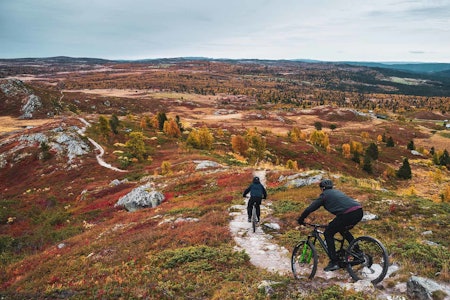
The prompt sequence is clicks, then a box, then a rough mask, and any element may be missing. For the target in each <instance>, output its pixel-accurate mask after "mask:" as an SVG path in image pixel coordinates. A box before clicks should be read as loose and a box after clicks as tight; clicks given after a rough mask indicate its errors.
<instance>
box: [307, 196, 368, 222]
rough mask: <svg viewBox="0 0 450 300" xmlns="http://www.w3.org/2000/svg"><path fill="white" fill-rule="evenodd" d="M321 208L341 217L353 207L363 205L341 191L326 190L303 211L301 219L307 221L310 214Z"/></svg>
mask: <svg viewBox="0 0 450 300" xmlns="http://www.w3.org/2000/svg"><path fill="white" fill-rule="evenodd" d="M321 206H323V207H324V208H325V209H326V210H327V211H329V212H330V213H332V214H333V215H340V214H343V213H344V212H345V211H346V210H348V209H350V208H352V207H356V206H360V207H361V204H360V203H359V202H358V201H356V200H355V199H352V198H350V197H349V196H347V195H346V194H344V193H343V192H341V191H339V190H335V189H326V190H324V191H323V192H322V193H321V194H320V195H319V198H317V199H316V200H314V201H313V202H312V203H311V204H310V205H309V206H308V207H307V208H306V209H305V210H304V211H303V213H302V214H301V216H300V219H305V218H306V217H307V216H308V215H309V214H310V213H312V212H313V211H315V210H317V209H319V208H320V207H321Z"/></svg>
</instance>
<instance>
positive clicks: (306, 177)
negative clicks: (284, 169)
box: [278, 171, 324, 187]
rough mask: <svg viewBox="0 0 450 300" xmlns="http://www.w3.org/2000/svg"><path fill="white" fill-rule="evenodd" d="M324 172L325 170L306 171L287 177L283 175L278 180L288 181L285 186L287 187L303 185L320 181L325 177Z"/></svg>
mask: <svg viewBox="0 0 450 300" xmlns="http://www.w3.org/2000/svg"><path fill="white" fill-rule="evenodd" d="M323 174H324V172H322V171H320V172H317V171H306V172H302V173H298V174H294V175H291V176H287V177H284V176H281V177H280V178H279V179H278V181H279V182H282V181H286V184H285V186H287V187H302V186H308V185H312V184H316V183H319V182H320V180H322V178H323Z"/></svg>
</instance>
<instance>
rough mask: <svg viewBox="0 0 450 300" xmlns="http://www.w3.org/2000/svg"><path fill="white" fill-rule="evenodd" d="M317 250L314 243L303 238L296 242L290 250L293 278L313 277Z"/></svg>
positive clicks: (316, 262) (315, 269) (315, 268)
mask: <svg viewBox="0 0 450 300" xmlns="http://www.w3.org/2000/svg"><path fill="white" fill-rule="evenodd" d="M317 264H318V258H317V250H316V248H315V247H314V245H313V244H312V243H311V242H310V241H308V240H304V241H301V242H300V243H298V244H297V245H296V246H295V247H294V249H293V250H292V257H291V268H292V273H293V274H294V278H295V279H301V278H305V277H307V278H309V279H313V278H314V276H315V275H316V271H317Z"/></svg>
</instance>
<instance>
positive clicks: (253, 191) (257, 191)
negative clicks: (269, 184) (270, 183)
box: [242, 182, 267, 199]
mask: <svg viewBox="0 0 450 300" xmlns="http://www.w3.org/2000/svg"><path fill="white" fill-rule="evenodd" d="M249 192H250V197H252V198H253V197H254V198H261V199H266V198H267V191H266V189H265V188H264V186H263V185H262V184H261V183H260V182H257V183H255V182H253V183H252V184H250V186H249V187H248V188H247V189H246V190H245V191H244V193H243V194H242V196H243V197H245V196H246V195H247V194H248V193H249Z"/></svg>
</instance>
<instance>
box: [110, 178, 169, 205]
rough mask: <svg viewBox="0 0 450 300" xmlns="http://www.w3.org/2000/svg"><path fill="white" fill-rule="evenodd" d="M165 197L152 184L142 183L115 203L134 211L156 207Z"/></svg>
mask: <svg viewBox="0 0 450 300" xmlns="http://www.w3.org/2000/svg"><path fill="white" fill-rule="evenodd" d="M164 199H165V197H164V195H163V194H162V193H160V192H158V191H155V190H153V189H152V187H151V184H150V183H147V184H144V185H141V186H139V187H137V188H135V189H133V190H132V191H131V192H129V193H128V194H126V195H125V196H123V197H122V198H120V199H119V201H117V203H116V204H115V205H114V206H115V207H117V206H123V207H124V208H125V209H126V210H128V211H130V212H133V211H136V210H139V209H142V208H147V207H156V206H158V205H159V204H161V202H163V201H164Z"/></svg>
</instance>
